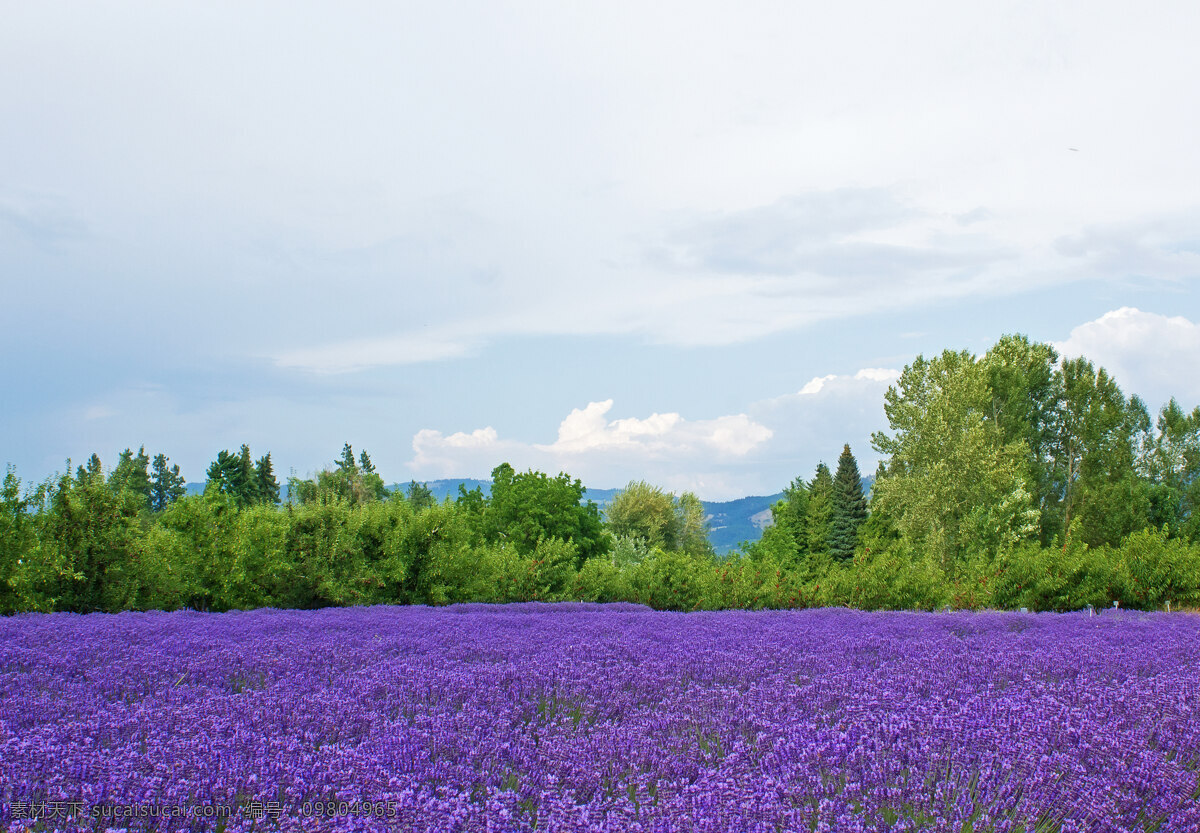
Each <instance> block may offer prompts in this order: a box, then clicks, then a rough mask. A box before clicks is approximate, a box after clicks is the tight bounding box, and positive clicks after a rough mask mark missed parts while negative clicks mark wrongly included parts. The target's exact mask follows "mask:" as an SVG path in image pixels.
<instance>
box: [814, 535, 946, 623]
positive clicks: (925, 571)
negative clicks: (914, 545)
mask: <svg viewBox="0 0 1200 833" xmlns="http://www.w3.org/2000/svg"><path fill="white" fill-rule="evenodd" d="M947 589H948V588H947V586H946V581H945V575H944V574H943V572H942V570H941V569H940V566H939V565H938V564H937V563H936V562H935V561H934V560H933V559H932V558H931V557H929V556H928V555H925V556H921V555H918V554H916V553H914V552H912V550H910V549H909V548H908V547H907V546H905V545H904V544H902V543H898V544H897V545H895V546H892V547H887V548H885V549H882V550H877V551H869V550H867V549H863V550H861V551H859V552H858V553H856V554H855V556H854V560H853V562H852V563H849V564H839V565H837V566H835V567H834V568H833V569H832V570H831V571H830V572H829V574H828V575H827V578H826V593H825V596H824V599H823V601H825V602H836V603H840V604H844V605H846V606H848V607H854V608H858V609H860V610H936V609H937V608H939V607H942V606H943V605H945V604H946V602H947V595H948V594H947Z"/></svg>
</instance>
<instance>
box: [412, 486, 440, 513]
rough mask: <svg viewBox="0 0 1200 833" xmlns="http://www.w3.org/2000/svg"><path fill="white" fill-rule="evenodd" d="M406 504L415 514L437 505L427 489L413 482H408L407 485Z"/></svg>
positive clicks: (431, 493)
mask: <svg viewBox="0 0 1200 833" xmlns="http://www.w3.org/2000/svg"><path fill="white" fill-rule="evenodd" d="M408 502H409V503H410V504H411V505H412V508H413V509H414V510H416V511H417V512H420V511H421V510H422V509H428V508H429V507H430V506H433V505H434V504H436V503H437V501H436V500H434V498H433V492H431V491H430V490H429V487H428V486H426V485H425V484H424V483H418V482H417V481H415V480H412V481H410V482H409V484H408Z"/></svg>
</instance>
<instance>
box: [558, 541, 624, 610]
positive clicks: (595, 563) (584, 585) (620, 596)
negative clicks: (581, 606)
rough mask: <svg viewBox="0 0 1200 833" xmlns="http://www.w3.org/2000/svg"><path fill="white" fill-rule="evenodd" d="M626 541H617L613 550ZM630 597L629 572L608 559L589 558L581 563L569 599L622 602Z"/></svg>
mask: <svg viewBox="0 0 1200 833" xmlns="http://www.w3.org/2000/svg"><path fill="white" fill-rule="evenodd" d="M628 540H630V539H628V538H623V539H618V543H617V546H616V547H615V548H614V550H616V549H619V548H620V542H621V541H628ZM632 597H633V590H632V588H631V587H630V585H629V571H628V570H623V569H622V568H621V567H620V566H618V564H617V563H615V562H614V560H610V559H608V558H590V559H588V560H587V561H585V562H583V566H582V567H581V568H579V572H578V573H577V574H576V576H575V581H574V584H573V586H572V589H571V598H572V599H574V600H576V601H581V602H622V601H628V600H629V599H631V598H632Z"/></svg>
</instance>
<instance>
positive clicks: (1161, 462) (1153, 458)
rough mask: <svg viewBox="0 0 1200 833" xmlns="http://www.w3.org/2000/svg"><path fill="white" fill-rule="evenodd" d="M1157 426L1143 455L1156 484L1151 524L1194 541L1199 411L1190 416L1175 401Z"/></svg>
mask: <svg viewBox="0 0 1200 833" xmlns="http://www.w3.org/2000/svg"><path fill="white" fill-rule="evenodd" d="M1156 426H1157V428H1158V434H1157V436H1156V437H1155V438H1154V440H1153V442H1152V443H1150V444H1149V446H1148V447H1147V448H1146V449H1144V450H1143V453H1142V454H1141V455H1140V456H1141V457H1142V459H1141V461H1140V463H1141V468H1142V470H1143V471H1144V473H1145V474H1146V476H1147V477H1148V478H1150V479H1151V481H1152V483H1153V486H1152V491H1151V518H1150V520H1151V524H1152V525H1154V526H1156V527H1161V526H1168V527H1169V528H1170V529H1171V531H1172V533H1174V534H1180V533H1182V534H1184V535H1186V536H1187V537H1188V538H1190V539H1193V540H1194V539H1195V538H1196V537H1197V532H1200V517H1198V516H1197V512H1196V509H1197V505H1198V504H1200V408H1194V409H1193V410H1192V412H1191V413H1188V412H1186V411H1184V410H1183V408H1181V407H1180V406H1179V403H1178V402H1176V401H1175V399H1174V398H1172V399H1171V400H1170V401H1169V402H1167V404H1166V405H1163V406H1162V408H1161V409H1160V410H1159V413H1158V420H1157V422H1156Z"/></svg>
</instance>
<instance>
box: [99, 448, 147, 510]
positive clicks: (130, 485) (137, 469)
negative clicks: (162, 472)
mask: <svg viewBox="0 0 1200 833" xmlns="http://www.w3.org/2000/svg"><path fill="white" fill-rule="evenodd" d="M108 486H109V488H110V489H112V490H113V492H114V493H115V494H120V493H121V492H122V491H124V490H128V491H130V492H132V493H133V494H135V495H137V496H138V497H139V498H140V499H141V500H142V502H143V503H149V501H150V458H149V457H148V456H147V455H146V446H142V447H141V448H139V449H138V453H137V455H136V456H135V455H134V453H133V451H132V450H130V449H128V448H127V449H125V450H124V451H122V452H121V457H120V459H119V460H118V461H117V465H116V468H114V469H113V470H112V474H110V475H109V476H108Z"/></svg>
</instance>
